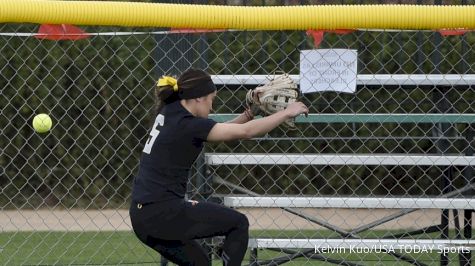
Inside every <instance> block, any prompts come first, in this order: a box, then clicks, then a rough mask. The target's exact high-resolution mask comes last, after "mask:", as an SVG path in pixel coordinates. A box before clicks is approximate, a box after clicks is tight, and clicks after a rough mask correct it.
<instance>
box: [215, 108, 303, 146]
mask: <svg viewBox="0 0 475 266" xmlns="http://www.w3.org/2000/svg"><path fill="white" fill-rule="evenodd" d="M307 113H308V108H307V106H305V104H303V103H301V102H294V103H292V104H290V105H289V106H287V108H286V109H285V110H282V111H280V112H277V113H275V114H272V115H270V116H266V117H263V118H261V119H255V120H251V121H249V122H247V123H244V124H230V123H217V124H216V125H214V126H213V128H212V129H211V131H210V132H209V134H208V138H207V140H208V141H211V142H213V141H228V140H237V139H250V138H253V137H257V136H261V135H264V134H266V133H268V132H269V131H271V130H272V129H274V128H276V127H277V126H279V125H280V124H282V123H283V122H284V121H286V120H287V119H290V118H293V117H296V116H298V115H300V114H307Z"/></svg>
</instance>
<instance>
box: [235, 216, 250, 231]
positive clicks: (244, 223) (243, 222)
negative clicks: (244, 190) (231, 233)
mask: <svg viewBox="0 0 475 266" xmlns="http://www.w3.org/2000/svg"><path fill="white" fill-rule="evenodd" d="M238 217H239V218H238V220H237V224H238V227H239V228H242V229H245V230H247V229H248V228H249V219H248V218H247V216H246V215H244V214H242V213H239V215H238Z"/></svg>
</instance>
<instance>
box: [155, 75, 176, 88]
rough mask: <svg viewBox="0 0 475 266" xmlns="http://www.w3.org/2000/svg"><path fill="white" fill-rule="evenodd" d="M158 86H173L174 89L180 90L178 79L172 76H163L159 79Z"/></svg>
mask: <svg viewBox="0 0 475 266" xmlns="http://www.w3.org/2000/svg"><path fill="white" fill-rule="evenodd" d="M158 86H172V87H173V91H178V83H177V80H176V79H174V78H172V77H170V76H162V78H161V79H159V80H158Z"/></svg>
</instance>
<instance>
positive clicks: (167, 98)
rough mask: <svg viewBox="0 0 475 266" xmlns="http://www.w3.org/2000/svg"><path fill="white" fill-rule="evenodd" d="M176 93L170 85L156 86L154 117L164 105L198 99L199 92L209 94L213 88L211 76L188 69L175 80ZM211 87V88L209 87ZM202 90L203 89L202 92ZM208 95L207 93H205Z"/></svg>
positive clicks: (200, 71)
mask: <svg viewBox="0 0 475 266" xmlns="http://www.w3.org/2000/svg"><path fill="white" fill-rule="evenodd" d="M177 85H178V91H176V90H174V89H173V86H172V85H165V86H157V89H156V90H155V108H154V117H155V116H156V115H157V114H158V113H159V112H160V111H161V110H162V108H163V106H165V105H166V104H169V103H172V102H175V101H178V100H180V99H192V98H199V97H201V96H204V95H200V92H204V93H206V92H208V91H209V93H211V90H212V89H213V88H214V90H216V87H214V84H213V81H212V80H211V76H210V75H209V74H208V73H206V72H205V71H203V70H201V69H194V68H190V69H188V70H186V71H185V72H183V73H182V74H181V75H180V77H179V78H178V80H177ZM210 86H212V87H210ZM202 88H205V90H203V89H202ZM206 94H208V93H206Z"/></svg>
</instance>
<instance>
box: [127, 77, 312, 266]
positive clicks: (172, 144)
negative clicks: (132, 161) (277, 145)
mask: <svg viewBox="0 0 475 266" xmlns="http://www.w3.org/2000/svg"><path fill="white" fill-rule="evenodd" d="M215 97H216V87H215V85H214V83H213V81H212V80H211V77H210V75H209V74H207V73H206V72H204V71H202V70H197V69H190V70H188V71H186V72H184V73H183V74H182V75H181V76H180V77H179V78H178V81H177V80H175V79H173V78H171V77H163V78H162V79H160V80H159V82H158V90H157V101H158V106H159V107H158V110H157V111H158V114H157V116H156V119H155V123H154V125H153V128H152V130H151V133H150V137H149V139H148V141H147V142H146V144H145V146H144V150H143V154H142V158H141V160H140V166H139V171H138V174H137V176H136V178H135V180H134V187H133V192H132V204H131V207H130V219H131V222H132V227H133V230H134V232H135V234H136V235H137V237H138V238H139V239H140V240H141V241H142V242H143V243H145V244H146V245H147V246H149V247H151V248H153V249H154V250H156V251H158V252H159V253H160V254H162V255H163V256H164V257H165V258H167V259H168V260H169V261H171V262H174V263H176V264H178V265H197V266H201V265H206V266H207V265H211V261H210V260H209V258H208V256H207V255H206V253H205V251H204V250H203V249H202V248H201V246H200V245H199V244H198V243H197V242H196V239H199V238H207V237H212V236H225V241H224V244H223V252H222V255H221V257H222V259H223V262H224V265H241V262H242V260H243V257H244V254H245V253H246V249H247V244H248V239H249V236H248V227H249V222H248V220H247V218H246V216H245V215H243V214H241V213H239V212H237V211H235V210H233V209H231V208H228V207H225V206H222V205H219V204H214V203H208V202H199V203H198V202H196V201H186V200H185V194H186V184H187V181H188V180H187V179H188V172H189V171H190V168H191V166H192V164H193V162H194V161H195V159H196V157H197V156H198V154H199V153H200V152H201V150H202V149H203V143H204V142H205V141H228V140H236V139H247V138H251V137H254V136H258V135H263V134H265V133H267V132H269V131H271V130H272V129H274V128H275V127H277V126H278V125H279V124H281V123H283V122H284V121H285V120H287V119H289V118H293V117H295V116H297V115H300V114H302V113H307V112H308V109H307V107H306V106H305V105H304V104H303V103H300V102H295V103H292V104H290V105H289V106H288V107H287V109H285V110H284V111H280V112H278V113H275V114H273V115H270V116H267V117H265V118H262V119H256V120H252V119H253V116H252V114H251V112H250V110H249V109H248V110H246V111H245V112H244V113H243V114H241V115H240V116H238V117H237V118H235V119H234V120H233V121H229V122H228V123H216V122H215V121H213V120H211V119H208V114H209V113H210V111H211V109H212V103H213V100H214V98H215Z"/></svg>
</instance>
